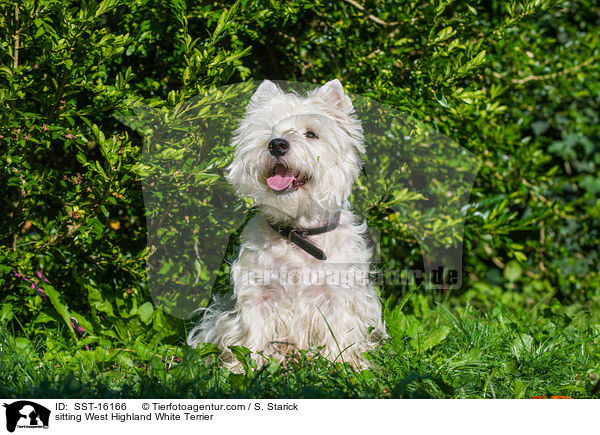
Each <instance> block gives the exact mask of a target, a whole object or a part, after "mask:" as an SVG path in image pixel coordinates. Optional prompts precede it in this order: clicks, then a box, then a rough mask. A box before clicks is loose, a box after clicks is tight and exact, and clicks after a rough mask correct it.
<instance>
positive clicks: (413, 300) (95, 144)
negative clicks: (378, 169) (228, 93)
mask: <svg viewBox="0 0 600 435" xmlns="http://www.w3.org/2000/svg"><path fill="white" fill-rule="evenodd" d="M599 44H600V8H599V7H598V6H597V4H596V3H595V2H593V1H591V0H580V1H551V0H549V1H545V0H532V1H496V0H491V1H481V2H458V1H445V0H423V1H416V0H406V1H381V2H379V1H378V2H376V1H367V2H364V3H363V2H361V1H354V0H345V1H338V2H329V1H322V0H317V1H315V2H303V1H296V0H293V1H285V2H279V1H257V0H244V1H241V0H240V1H238V2H236V3H232V2H203V1H195V0H187V1H184V0H171V1H158V0H135V1H122V0H104V1H102V2H95V1H71V0H37V1H34V0H21V1H18V2H13V1H7V0H0V161H1V166H0V201H1V206H2V210H1V211H0V229H1V231H0V295H1V296H0V297H1V306H0V310H1V311H0V327H1V337H2V342H1V346H2V347H1V348H0V367H1V370H0V373H1V374H0V379H2V381H3V382H2V384H3V386H2V387H0V392H1V393H0V394H2V395H21V396H22V395H34V396H35V395H37V396H39V395H49V396H55V395H100V396H114V395H126V396H139V395H146V396H152V395H183V396H185V395H189V396H195V395H209V396H218V397H221V396H232V395H233V396H247V397H252V396H307V397H314V396H325V397H330V396H331V397H333V396H335V397H388V396H392V397H414V396H433V397H490V396H493V397H496V396H498V397H528V396H531V395H536V394H545V393H547V392H549V393H561V392H566V393H568V394H570V395H573V396H575V397H589V396H590V395H594V394H595V391H597V390H598V388H597V384H596V376H597V373H598V372H599V371H600V353H599V351H598V349H600V340H599V339H598V332H599V330H600V319H599V315H598V313H599V308H598V302H599V300H600V277H599V275H598V264H599V250H598V244H599V243H600V205H599V204H600V202H599V201H598V199H599V197H600V148H599V146H598V143H599V142H600V127H599V119H598V118H599V113H600V80H599V78H600V68H598V63H599V61H600V47H599ZM263 78H269V79H280V80H293V81H299V82H310V83H323V82H325V81H327V80H329V79H331V78H339V79H340V80H341V81H342V83H343V84H344V86H345V88H346V89H347V90H348V91H349V92H352V93H356V94H362V95H364V96H367V97H370V98H373V99H375V100H377V101H380V102H381V103H385V104H389V105H390V106H392V107H395V108H397V109H399V110H401V111H403V112H405V113H407V114H408V115H410V116H412V117H414V118H415V119H417V120H419V121H422V122H424V123H426V124H428V125H431V126H432V127H433V128H435V129H436V130H438V131H440V132H442V133H444V134H445V135H447V136H448V137H450V138H452V139H453V140H454V141H456V142H457V143H459V144H460V145H461V146H462V147H464V148H466V149H468V150H469V151H471V152H472V153H473V154H475V155H476V156H478V157H479V158H480V159H481V160H482V161H483V165H482V167H481V168H480V171H479V173H478V176H477V179H476V182H475V187H474V189H473V191H472V193H471V198H470V208H469V209H468V217H467V221H466V225H465V249H464V251H465V255H464V277H465V280H464V282H463V289H462V290H461V291H458V292H454V293H443V294H442V293H440V294H424V293H423V292H419V291H412V292H411V291H410V290H411V289H408V288H396V287H391V288H384V289H382V291H383V294H384V296H385V297H386V299H387V311H386V316H387V317H386V320H387V323H388V327H389V328H390V332H391V334H392V340H391V341H390V343H388V344H387V345H386V346H385V347H384V349H383V350H382V351H381V352H379V353H378V354H377V355H374V357H373V358H375V361H376V367H377V368H376V369H373V370H372V371H365V372H363V373H362V374H353V373H351V372H349V371H348V369H347V368H344V367H342V368H340V367H339V366H331V365H329V364H328V363H326V362H325V361H316V362H315V361H314V360H312V359H310V358H309V357H308V356H305V358H304V359H301V360H300V361H298V362H297V364H298V365H297V367H296V370H295V371H293V372H290V371H289V368H278V367H275V366H274V365H273V366H270V367H269V369H268V370H267V371H262V372H260V373H254V374H248V375H247V376H245V377H244V376H242V375H233V374H227V373H223V372H222V371H221V370H220V369H219V368H218V367H217V366H216V365H215V364H212V365H209V366H208V367H205V365H204V364H203V362H202V361H203V358H204V357H209V359H212V360H213V362H214V359H215V356H214V353H215V350H214V349H213V348H210V347H207V348H204V349H201V350H198V351H196V352H191V351H190V350H189V349H186V348H185V346H183V344H182V343H183V339H184V337H185V334H186V329H187V327H188V326H189V325H186V324H185V322H184V321H181V320H178V319H175V318H173V317H170V316H168V315H165V314H164V313H163V312H162V311H160V310H156V309H154V306H153V304H152V301H151V299H150V296H149V293H148V289H147V287H146V284H145V282H144V273H145V259H146V255H147V251H146V235H145V214H144V213H145V210H144V207H143V199H142V190H141V181H140V178H139V175H138V173H139V162H140V156H141V148H142V144H143V138H142V137H141V136H140V135H139V134H138V133H137V132H135V131H133V130H131V129H129V128H127V127H126V126H124V125H123V124H121V123H120V122H119V121H117V119H116V118H115V117H114V115H115V114H117V113H121V112H123V111H126V110H127V109H128V108H130V107H131V106H132V105H134V104H137V103H140V102H141V103H144V104H146V105H149V106H152V107H154V108H156V109H157V110H167V109H171V108H173V107H176V106H177V105H178V104H180V103H182V102H184V101H186V100H187V99H189V98H191V97H193V96H195V95H198V94H200V93H205V92H207V91H209V90H211V89H215V88H217V87H220V86H224V85H226V84H231V83H236V82H240V81H245V80H260V79H263ZM226 163H227V162H226V161H222V162H220V163H219V164H220V165H221V166H224V165H225V164H226ZM205 182H206V183H209V182H210V177H207V178H206V180H205ZM380 205H381V209H382V210H384V209H385V204H380ZM370 224H371V225H379V226H380V227H381V228H382V231H383V232H384V233H385V234H387V235H388V237H387V238H386V239H385V240H386V253H387V254H386V255H388V256H389V258H388V259H387V260H390V261H393V260H394V259H402V258H418V255H419V254H418V252H417V251H416V248H415V243H414V240H413V239H411V237H409V236H408V235H407V232H406V230H405V229H403V228H402V227H401V226H400V225H395V224H394V222H392V221H389V220H385V219H383V218H382V215H379V216H373V222H370ZM38 272H41V273H43V276H45V277H46V278H47V280H48V281H45V280H44V279H43V276H42V275H40V274H38ZM36 287H38V288H40V289H42V290H43V292H44V293H45V295H46V296H45V297H42V296H41V294H40V292H38V291H36ZM413 290H414V289H413ZM45 299H47V301H46V300H45ZM71 317H73V318H75V319H77V321H78V323H79V325H80V326H81V327H83V328H84V329H85V331H86V334H84V335H81V334H77V332H76V330H75V329H74V328H73V327H72V325H71ZM85 346H88V348H87V349H86V347H85ZM243 353H244V352H243V351H242V350H240V358H242V359H243ZM457 355H458V356H457ZM174 361H175V362H176V363H177V364H175V363H174ZM246 363H247V364H251V363H250V362H248V361H246ZM332 372H335V373H336V375H337V376H328V374H329V373H332ZM322 373H325V375H322ZM494 386H495V387H494Z"/></svg>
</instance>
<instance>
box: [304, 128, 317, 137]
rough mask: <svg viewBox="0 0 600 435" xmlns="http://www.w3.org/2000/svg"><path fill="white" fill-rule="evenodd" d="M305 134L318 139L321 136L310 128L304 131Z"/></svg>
mask: <svg viewBox="0 0 600 435" xmlns="http://www.w3.org/2000/svg"><path fill="white" fill-rule="evenodd" d="M304 136H306V137H307V138H309V139H318V138H319V137H318V136H317V135H316V134H315V132H314V131H310V130H308V131H307V132H306V133H304Z"/></svg>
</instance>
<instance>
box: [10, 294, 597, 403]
mask: <svg viewBox="0 0 600 435" xmlns="http://www.w3.org/2000/svg"><path fill="white" fill-rule="evenodd" d="M472 295H473V293H472V292H471V293H470V292H466V293H464V294H463V295H461V296H460V297H454V298H447V300H445V301H437V302H436V300H435V299H436V298H434V297H432V296H431V295H429V296H428V295H424V294H418V293H416V294H411V295H410V297H408V298H407V299H406V301H405V302H407V303H406V304H405V305H404V306H402V305H403V304H399V305H397V306H396V307H395V308H393V309H392V308H389V307H388V308H387V309H386V324H387V327H388V330H389V333H390V335H391V338H390V340H389V341H387V342H386V343H385V344H384V345H383V346H382V348H381V349H379V350H378V351H376V352H373V353H372V354H371V358H372V361H373V368H372V369H371V370H365V371H362V372H354V371H352V370H351V369H350V368H349V367H348V366H345V365H343V364H332V363H330V362H329V361H327V360H325V359H323V358H321V357H319V356H318V355H314V354H313V355H311V354H309V353H306V352H303V353H302V355H300V356H298V357H296V358H290V360H289V361H287V362H286V364H284V365H281V366H278V365H277V364H276V363H275V362H272V363H271V364H268V365H267V366H266V367H264V368H262V369H260V370H258V369H256V368H252V367H253V362H252V361H251V360H249V359H245V357H244V355H245V352H244V350H243V349H238V352H237V353H238V354H239V358H240V359H241V360H242V361H244V364H245V366H246V367H247V369H248V370H247V374H245V375H240V374H233V373H229V372H227V371H226V370H224V369H222V368H220V367H219V366H218V364H216V354H215V349H214V348H213V347H212V346H206V347H204V348H202V349H196V350H192V349H189V348H187V347H186V346H185V345H172V344H164V343H158V344H155V345H153V346H149V345H147V344H144V343H141V342H133V343H130V345H129V346H127V347H123V348H119V347H118V346H115V344H114V343H100V344H97V345H96V347H95V348H94V350H84V349H83V348H82V347H81V344H82V343H81V342H80V343H79V344H78V345H77V346H76V347H74V345H72V344H70V343H71V342H70V341H67V340H65V339H64V338H63V337H66V336H67V334H62V333H61V331H60V330H58V331H57V330H47V331H46V333H45V334H40V336H39V337H29V338H27V337H22V336H21V337H19V336H17V335H18V334H17V333H16V331H9V328H8V327H7V322H6V321H5V320H3V321H2V323H1V324H0V327H1V329H0V337H1V349H0V396H2V397H31V398H69V397H71V398H83V397H85V398H89V397H100V398H126V397H148V398H150V397H153V398H161V397H170V398H192V397H209V398H221V397H223V398H245V397H246V398H421V397H433V398H528V397H532V396H540V395H542V396H552V395H558V396H569V397H573V398H590V397H598V391H597V390H598V386H599V384H598V380H597V378H598V375H599V374H600V334H599V332H600V321H599V320H598V319H599V316H598V308H597V304H590V305H588V306H584V305H582V304H573V305H561V304H560V303H559V302H558V301H556V300H553V301H552V302H551V303H540V302H537V303H535V304H521V302H522V300H521V299H520V298H519V297H518V294H517V293H516V292H515V295H513V296H514V297H512V301H513V303H509V304H506V303H502V302H498V303H495V304H492V303H488V302H486V301H485V300H478V299H477V298H473V297H471V296H472ZM504 296H505V297H503V298H502V299H503V300H507V298H506V295H504ZM510 299H511V298H508V300H510ZM11 324H14V322H13V323H11Z"/></svg>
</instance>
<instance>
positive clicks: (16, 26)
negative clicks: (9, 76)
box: [13, 2, 21, 69]
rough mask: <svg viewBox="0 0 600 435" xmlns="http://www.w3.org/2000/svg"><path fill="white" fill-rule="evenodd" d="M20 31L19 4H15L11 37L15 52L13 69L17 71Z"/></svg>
mask: <svg viewBox="0 0 600 435" xmlns="http://www.w3.org/2000/svg"><path fill="white" fill-rule="evenodd" d="M20 31H21V29H20V28H19V3H18V2H15V35H14V36H13V38H14V40H15V50H14V52H13V69H17V67H18V66H19V32H20Z"/></svg>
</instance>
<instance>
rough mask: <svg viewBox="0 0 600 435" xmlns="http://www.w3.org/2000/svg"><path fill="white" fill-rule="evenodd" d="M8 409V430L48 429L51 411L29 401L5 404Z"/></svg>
mask: <svg viewBox="0 0 600 435" xmlns="http://www.w3.org/2000/svg"><path fill="white" fill-rule="evenodd" d="M4 407H5V408H6V430H8V431H9V432H14V431H15V428H17V427H18V428H27V429H36V428H44V429H47V428H48V422H49V420H50V410H49V409H47V408H45V407H43V406H42V405H38V404H37V403H35V402H30V401H29V400H19V401H18V402H13V403H11V404H6V403H5V404H4Z"/></svg>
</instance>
